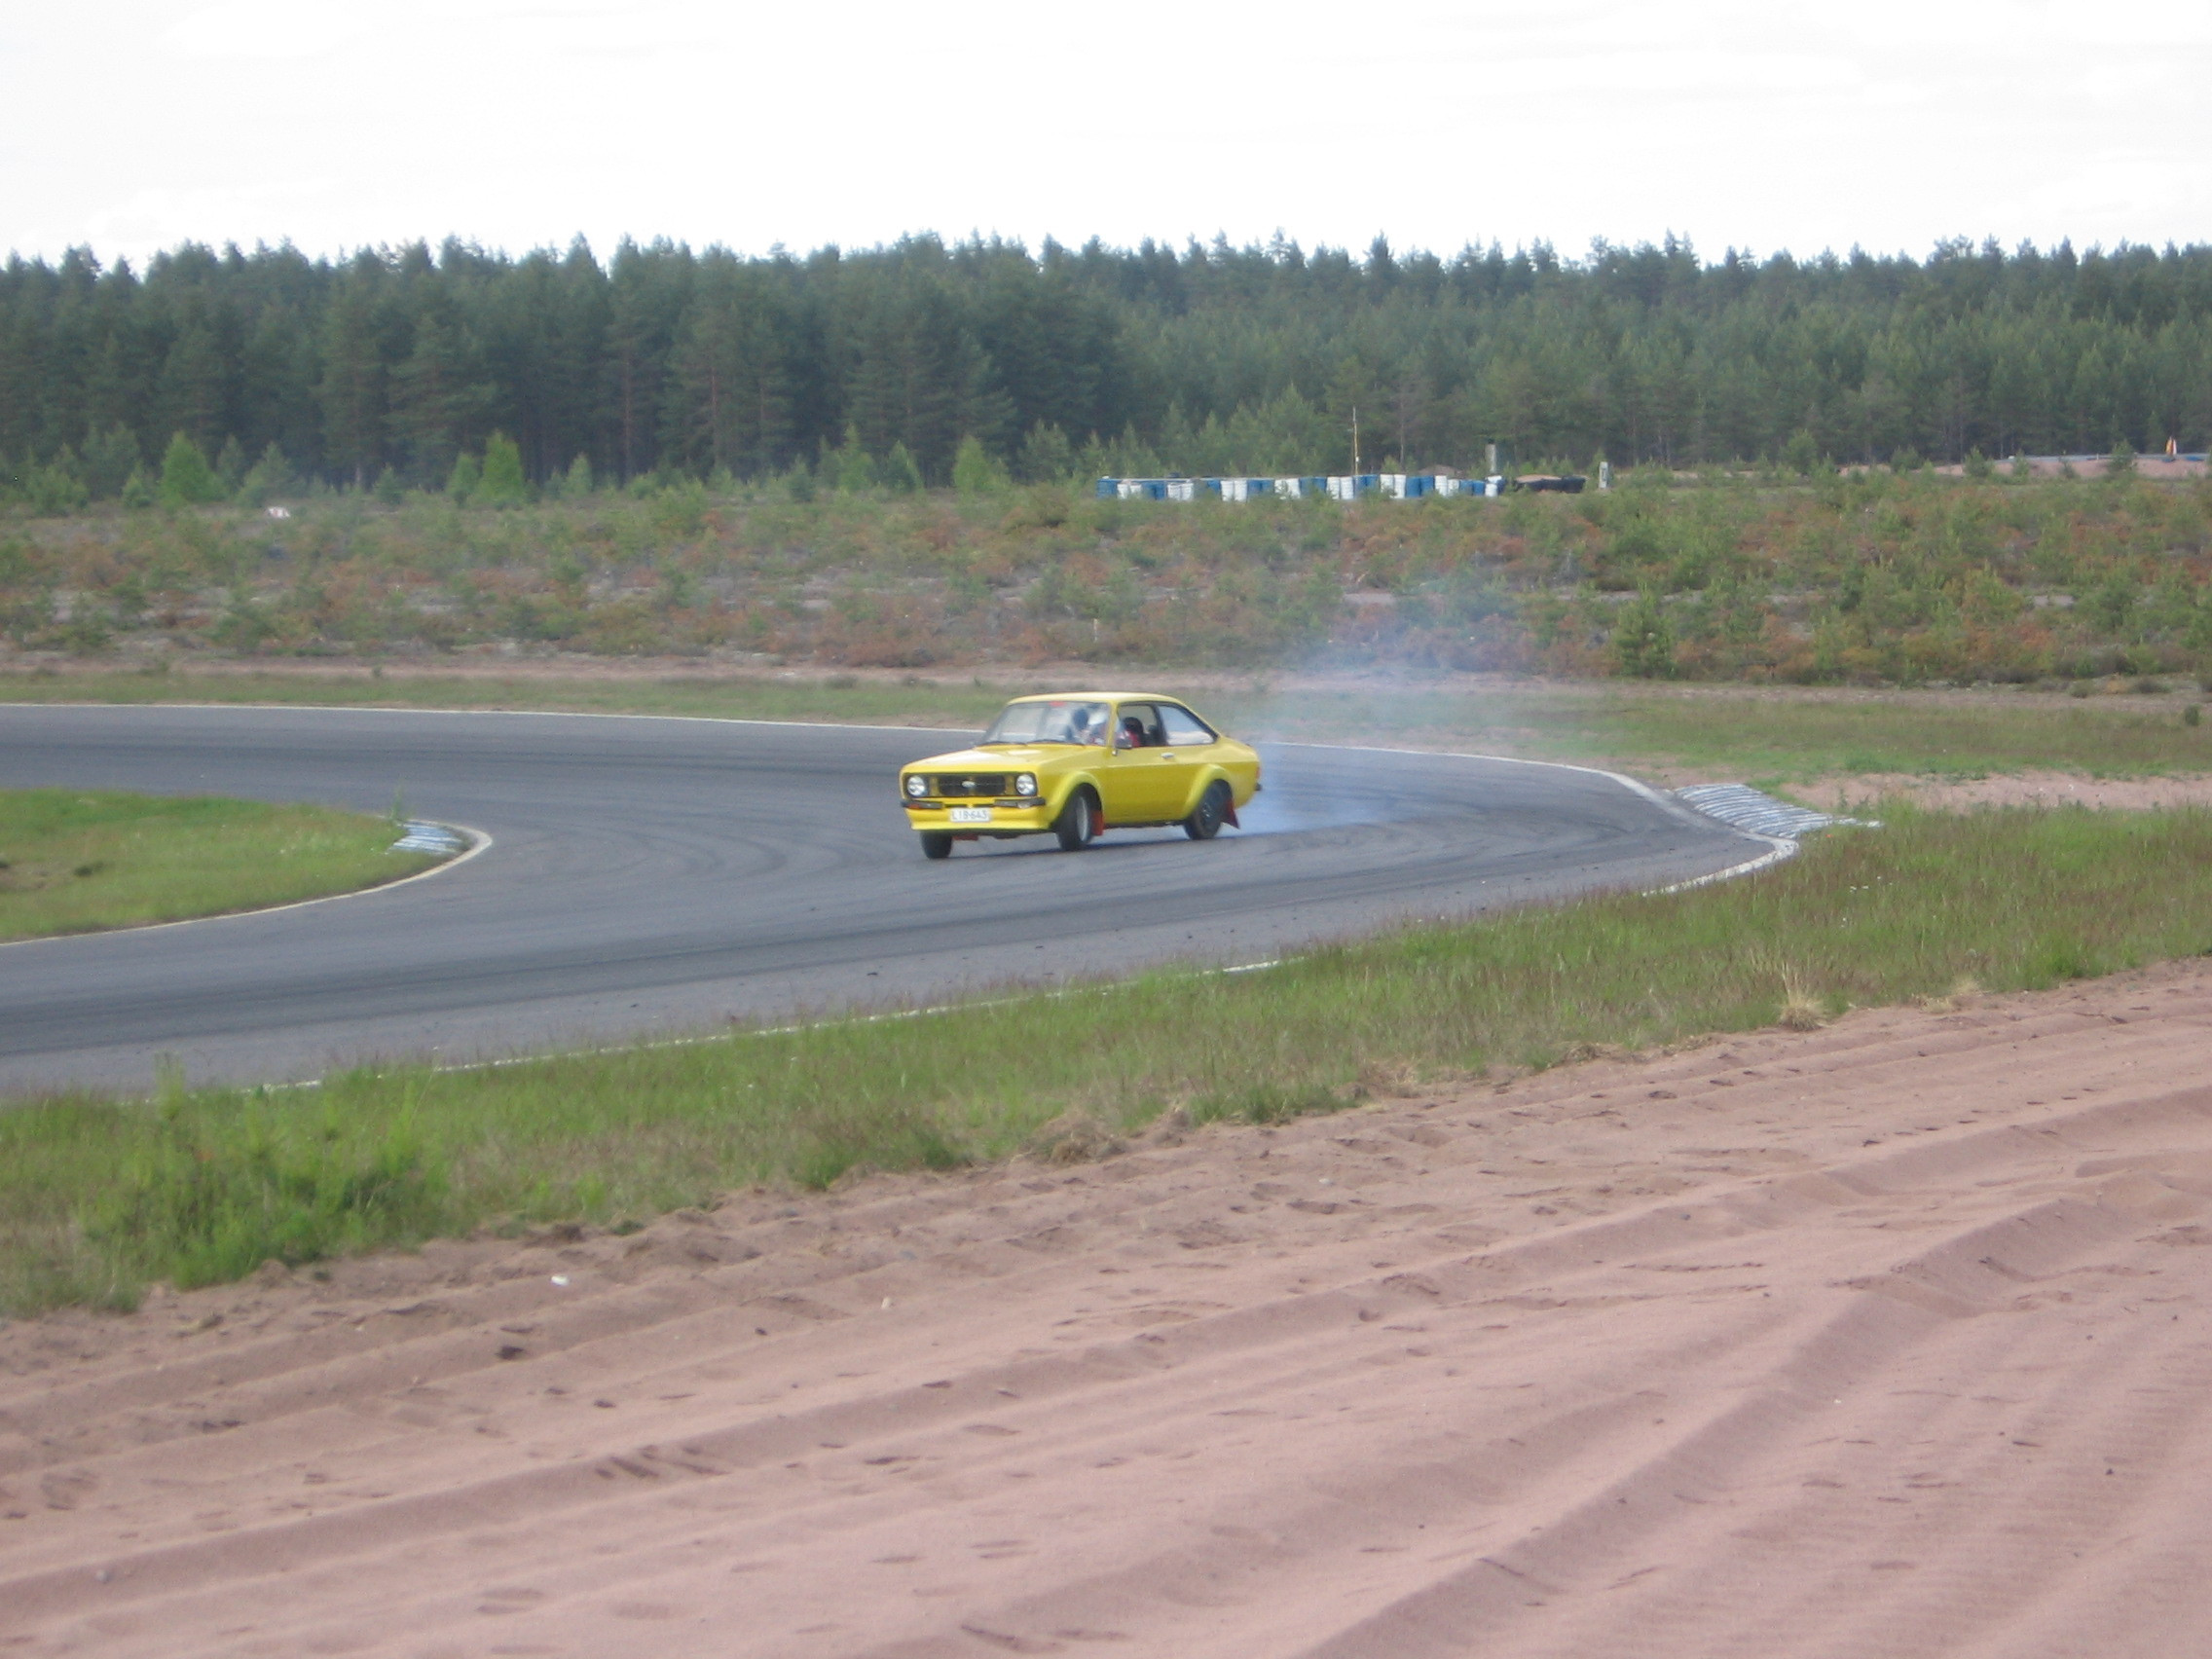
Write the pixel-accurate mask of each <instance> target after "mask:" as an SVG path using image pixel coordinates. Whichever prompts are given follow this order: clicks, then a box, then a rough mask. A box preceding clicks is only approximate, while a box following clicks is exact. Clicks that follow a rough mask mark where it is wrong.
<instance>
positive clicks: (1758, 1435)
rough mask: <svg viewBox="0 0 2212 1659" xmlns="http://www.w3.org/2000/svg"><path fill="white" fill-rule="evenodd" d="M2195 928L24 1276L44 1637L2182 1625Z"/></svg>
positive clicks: (792, 1649) (1961, 1649)
mask: <svg viewBox="0 0 2212 1659" xmlns="http://www.w3.org/2000/svg"><path fill="white" fill-rule="evenodd" d="M2208 1025H2212V971H2207V970H2206V969H2205V968H2203V967H2201V966H2195V965H2191V966H2185V967H2176V968H2171V969H2162V970H2158V971H2155V972H2150V973H2146V974H2141V975H2137V976H2131V977H2123V978H2120V979H2116V980H2110V981H2104V982H2100V983H2098V984H2095V985H2089V986H2083V987H2080V988H2076V989H2070V990H2066V991H2063V992H2056V993H2050V994H2046V995H2042V996H2023V997H2017V998H2011V999H2007V1000H2001V1001H1992V1002H1989V1003H1986V1004H1984V1005H1981V1006H1975V1007H1970V1008H1966V1009H1962V1010H1956V1011H1951V1012H1935V1011H1912V1010H1899V1011H1889V1012H1881V1013H1869V1014H1856V1015H1853V1016H1851V1017H1850V1018H1848V1019H1846V1020H1844V1021H1843V1022H1841V1023H1840V1024H1838V1025H1836V1026H1834V1027H1831V1028H1830V1029H1827V1030H1825V1031H1820V1032H1814V1033H1809V1034H1804V1035H1788V1034H1784V1033H1768V1034H1761V1035H1757V1036H1754V1037H1751V1038H1747V1039H1743V1040H1740V1041H1737V1042H1734V1043H1730V1044H1727V1045H1724V1046H1722V1045H1715V1046H1714V1047H1711V1048H1707V1049H1703V1050H1697V1051H1690V1052H1686V1053H1678V1054H1676V1055H1673V1056H1669V1057H1662V1058H1654V1059H1646V1060H1639V1061H1632V1062H1604V1063H1597V1064H1591V1065H1584V1066H1579V1067H1575V1068H1571V1069H1569V1070H1566V1071H1561V1072H1556V1073H1553V1074H1550V1075H1547V1076H1544V1077H1540V1078H1535V1079H1530V1080H1526V1081H1524V1082H1522V1083H1519V1084H1515V1085H1512V1086H1510V1087H1507V1088H1497V1089H1493V1088H1478V1089H1475V1090H1472V1091H1465V1092H1458V1093H1454V1094H1451V1095H1448V1096H1435V1095H1430V1096H1424V1097H1419V1098H1409V1099H1404V1100H1397V1101H1392V1102H1389V1103H1387V1104H1383V1105H1380V1106H1376V1107H1373V1108H1370V1109H1366V1110H1362V1111H1359V1112H1355V1113H1349V1114H1346V1115H1343V1116H1339V1117H1333V1118H1325V1119H1314V1120H1309V1121H1305V1122H1301V1123H1298V1124H1291V1125H1288V1126H1284V1127H1280V1128H1275V1129H1238V1130H1230V1129H1220V1128H1217V1129H1212V1130H1208V1131H1205V1132H1202V1133H1198V1134H1193V1135H1190V1136H1188V1137H1187V1138H1184V1139H1182V1140H1181V1141H1179V1142H1178V1141H1162V1140H1159V1139H1155V1140H1153V1141H1150V1142H1147V1143H1145V1144H1142V1145H1140V1146H1139V1147H1137V1148H1136V1149H1134V1150H1132V1151H1130V1152H1128V1153H1126V1154H1124V1155H1122V1156H1118V1157H1113V1158H1109V1159H1107V1160H1105V1161H1100V1162H1095V1163H1087V1164H1080V1165H1052V1164H1049V1163H1037V1162H1028V1163H1020V1164H1015V1165H1011V1166H1008V1167H1004V1168H994V1169H987V1170H978V1171H974V1172H969V1173H964V1174H958V1175H951V1176H943V1177H913V1178H898V1179H889V1178H886V1179H876V1180H871V1181H866V1182H863V1183H861V1184H859V1185H857V1186H856V1187H854V1188H853V1189H852V1190H850V1191H847V1192H843V1193H839V1194H833V1195H829V1196H823V1197H809V1198H789V1197H783V1196H777V1195H768V1194H752V1195H745V1196H740V1197H737V1198H733V1199H732V1200H731V1201H730V1202H729V1203H727V1204H726V1205H725V1206H723V1207H722V1208H720V1209H719V1210H717V1211H715V1212H713V1213H711V1214H705V1213H691V1214H683V1215H678V1216H674V1217H670V1218H667V1219H664V1220H662V1221H661V1222H659V1223H656V1224H655V1225H654V1226H652V1227H650V1228H648V1229H647V1230H645V1232H643V1233H639V1234H637V1235H634V1236H630V1237H614V1236H604V1235H600V1236H576V1237H572V1238H568V1239H562V1238H551V1239H546V1240H543V1241H540V1242H538V1243H536V1244H533V1245H519V1244H514V1243H508V1242H500V1241H496V1240H483V1241H475V1242H468V1243H458V1244H446V1245H438V1246H433V1247H432V1248H430V1249H427V1250H425V1251H424V1253H423V1254H422V1255H421V1256H420V1257H387V1258H380V1259H375V1260H369V1261H361V1262H351V1263H344V1264H339V1265H338V1266H337V1267H336V1268H335V1269H334V1270H333V1271H332V1272H331V1275H330V1277H329V1279H328V1281H327V1282H316V1281H314V1280H313V1279H312V1278H310V1277H307V1276H305V1275H297V1276H295V1275H287V1274H284V1273H282V1272H280V1271H277V1272H270V1273H269V1274H268V1277H267V1279H266V1280H265V1281H264V1282H259V1283H254V1284H250V1285H244V1286H237V1287H232V1288H228V1289H224V1290H220V1291H213V1292H204V1293H199V1294H195V1295H192V1296H188V1297H181V1298H178V1297H165V1298H163V1299H161V1300H158V1301H156V1302H155V1303H153V1304H152V1305H151V1306H150V1307H149V1308H148V1309H147V1310H146V1311H145V1312H143V1313H142V1314H139V1315H137V1316H134V1317H131V1318H127V1319H114V1318H94V1317H91V1316H68V1317H58V1318H53V1319H48V1320H43V1321H33V1322H19V1323H17V1324H15V1325H13V1326H11V1327H8V1328H6V1329H5V1330H0V1517H4V1518H0V1648H4V1649H5V1651H7V1652H8V1653H11V1654H15V1653H21V1654H25V1655H48V1654H60V1653H64V1652H66V1653H73V1654H83V1653H102V1654H148V1655H155V1654H158V1655H161V1656H163V1659H178V1656H182V1655H190V1654H224V1655H251V1654H298V1653H355V1652H359V1653H391V1654H410V1655H413V1654H431V1653H436V1654H455V1655H463V1654H465V1655H475V1654H495V1653H497V1654H542V1655H556V1654H578V1655H592V1656H595V1659H608V1656H619V1655H625V1654H638V1655H647V1654H649V1655H653V1656H654V1659H670V1656H675V1655H685V1654H699V1655H709V1654H711V1655H717V1656H727V1655H735V1654H744V1655H809V1656H813V1655H879V1656H885V1659H888V1656H891V1655H901V1656H913V1659H918V1656H922V1655H946V1656H953V1655H975V1656H977V1659H985V1656H988V1655H991V1654H1000V1653H1053V1652H1060V1653H1069V1654H1077V1653H1084V1652H1089V1651H1094V1650H1095V1651H1104V1652H1115V1653H1127V1654H1132V1655H1137V1654H1146V1655H1162V1656H1165V1655H1175V1656H1177V1659H1188V1656H1193V1655H1207V1654H1220V1655H1224V1656H1231V1655H1234V1656H1235V1659H1250V1656H1253V1655H1286V1654H1315V1655H1319V1654H1328V1655H1355V1654H1357V1655H1377V1656H1383V1655H1387V1656H1389V1659H1418V1656H1420V1655H1428V1654H1436V1655H1447V1654H1449V1655H1453V1656H1455V1659H1456V1656H1460V1655H1465V1654H1468V1653H1482V1654H1485V1655H1514V1654H1530V1655H1533V1654H1552V1655H1556V1654H1564V1653H1588V1654H1627V1653H1635V1654H1638V1655H1642V1656H1651V1659H1666V1656H1670V1655H1683V1656H1688V1655H1697V1656H1699V1659H1704V1656H1707V1655H1714V1654H1722V1653H1744V1654H1753V1653H1755V1654H1759V1655H1762V1656H1766V1659H1773V1656H1788V1655H1812V1654H1821V1655H1843V1654H1866V1655H1875V1654H1883V1655H1888V1654H1902V1653H1912V1654H1930V1653H1946V1654H1949V1653H1958V1654H1982V1655H1990V1656H1995V1655H2005V1656H2007V1659H2016V1656H2020V1655H2046V1654H2048V1655H2058V1654H2083V1655H2087V1654H2095V1655H2098V1656H2099V1659H2114V1656H2120V1655H2132V1654H2142V1655H2152V1654H2157V1655H2159V1656H2161V1659H2164V1656H2168V1655H2172V1654H2177V1653H2184V1652H2191V1651H2195V1650H2197V1649H2198V1648H2199V1647H2201V1645H2202V1643H2203V1641H2204V1632H2205V1628H2206V1615H2205V1612H2204V1603H2203V1592H2202V1585H2201V1576H2202V1564H2203V1562H2204V1561H2205V1560H2206V1559H2208V1556H2212V1510H2207V1508H2206V1507H2205V1505H2204V1503H2203V1492H2204V1490H2205V1485H2206V1480H2207V1477H2208V1476H2212V1249H2207V1248H2205V1246H2206V1245H2208V1244H2212V1087H2208V1086H2207V1085H2206V1083H2205V1063H2204V1056H2205V1053H2206V1051H2207V1041H2208V1035H2212V1033H2208V1030H2207V1027H2208Z"/></svg>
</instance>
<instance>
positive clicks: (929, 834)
mask: <svg viewBox="0 0 2212 1659" xmlns="http://www.w3.org/2000/svg"><path fill="white" fill-rule="evenodd" d="M922 857H923V858H925V859H948V858H950V857H952V837H951V836H950V835H947V834H945V833H944V832H943V831H942V830H923V831H922Z"/></svg>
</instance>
